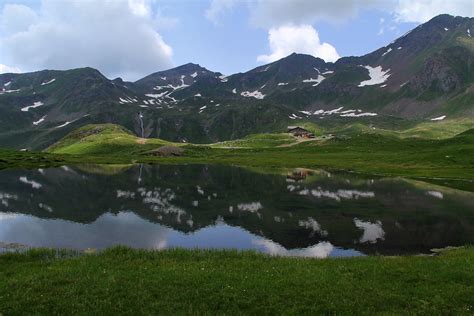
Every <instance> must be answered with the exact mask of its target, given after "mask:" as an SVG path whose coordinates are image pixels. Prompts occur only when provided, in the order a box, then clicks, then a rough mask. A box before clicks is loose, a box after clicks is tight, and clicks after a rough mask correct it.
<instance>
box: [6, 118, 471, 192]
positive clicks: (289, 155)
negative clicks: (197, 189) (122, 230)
mask: <svg viewBox="0 0 474 316" xmlns="http://www.w3.org/2000/svg"><path fill="white" fill-rule="evenodd" d="M417 133H419V132H417ZM165 145H166V146H175V147H180V148H182V149H184V152H183V154H182V155H181V156H179V157H157V156H154V155H151V152H152V151H153V150H155V149H157V148H160V147H162V146H165ZM138 162H141V163H176V164H180V163H196V164H227V165H239V166H246V167H256V168H267V169H268V168H283V167H284V168H298V167H304V168H312V169H318V168H320V169H327V170H336V169H337V170H341V169H343V170H349V171H355V172H362V173H370V174H377V175H385V176H404V177H410V178H428V179H432V180H433V181H435V180H436V181H437V180H440V179H441V180H443V181H444V180H450V181H451V180H453V181H454V180H455V181H458V183H457V184H455V185H454V186H456V187H458V188H462V189H465V190H469V191H474V129H471V130H468V131H465V132H463V133H461V134H458V135H456V136H454V137H451V138H443V139H427V138H420V137H399V136H395V135H385V134H383V133H382V134H379V133H375V132H372V133H354V134H351V135H349V136H348V135H347V133H346V134H344V135H341V136H339V135H335V137H334V138H331V139H327V138H326V139H322V138H320V139H316V140H313V141H305V142H301V143H299V142H298V141H297V140H296V139H295V138H294V137H293V136H290V135H287V134H258V135H250V136H248V137H246V138H244V139H241V140H235V141H228V142H222V143H217V144H212V145H193V144H183V143H170V142H167V141H163V140H160V139H142V138H138V137H136V136H134V135H133V134H132V133H130V132H128V131H127V130H125V129H124V128H122V127H120V126H117V125H110V124H105V125H88V126H85V127H82V128H80V129H78V130H76V131H74V132H72V133H71V134H69V135H68V136H66V137H65V138H63V139H62V140H60V141H59V142H57V143H56V144H55V145H53V146H51V147H50V148H48V150H47V152H17V151H11V150H0V168H38V167H47V166H58V165H65V164H80V163H103V164H127V163H138Z"/></svg>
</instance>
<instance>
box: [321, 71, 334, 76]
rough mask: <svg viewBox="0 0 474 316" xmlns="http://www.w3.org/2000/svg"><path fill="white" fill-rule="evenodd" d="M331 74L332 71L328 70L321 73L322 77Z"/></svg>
mask: <svg viewBox="0 0 474 316" xmlns="http://www.w3.org/2000/svg"><path fill="white" fill-rule="evenodd" d="M332 73H334V71H332V70H328V71H325V72H323V73H322V75H330V74H332Z"/></svg>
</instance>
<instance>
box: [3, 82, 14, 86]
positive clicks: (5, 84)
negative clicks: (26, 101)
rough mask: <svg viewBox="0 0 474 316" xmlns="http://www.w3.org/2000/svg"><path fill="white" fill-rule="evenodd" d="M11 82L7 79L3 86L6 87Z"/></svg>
mask: <svg viewBox="0 0 474 316" xmlns="http://www.w3.org/2000/svg"><path fill="white" fill-rule="evenodd" d="M11 83H12V82H11V81H8V82H7V83H4V84H3V86H4V87H8V86H9V85H10V84H11Z"/></svg>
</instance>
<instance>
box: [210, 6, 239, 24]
mask: <svg viewBox="0 0 474 316" xmlns="http://www.w3.org/2000/svg"><path fill="white" fill-rule="evenodd" d="M238 2H240V1H239V0H211V3H210V5H209V8H208V9H207V10H206V12H205V16H206V18H207V19H208V20H209V21H211V22H213V23H214V24H218V22H219V18H220V17H221V16H222V15H223V14H225V13H226V12H228V11H229V10H231V9H232V8H233V7H234V6H235V5H236V4H237V3H238Z"/></svg>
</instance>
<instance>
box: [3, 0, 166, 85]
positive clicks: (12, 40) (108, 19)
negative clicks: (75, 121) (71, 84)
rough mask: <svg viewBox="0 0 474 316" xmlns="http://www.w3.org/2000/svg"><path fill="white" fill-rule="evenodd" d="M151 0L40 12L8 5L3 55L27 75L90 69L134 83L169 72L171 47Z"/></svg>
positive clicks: (46, 2)
mask: <svg viewBox="0 0 474 316" xmlns="http://www.w3.org/2000/svg"><path fill="white" fill-rule="evenodd" d="M150 1H151V0H103V1H94V0H81V1H55V0H43V1H42V2H41V8H40V10H38V12H37V13H35V12H34V11H33V10H31V9H30V8H28V7H26V6H22V5H15V6H13V7H12V6H8V5H7V6H5V7H4V8H3V12H2V15H1V17H2V22H3V23H2V24H3V25H2V27H3V29H4V31H5V34H6V35H5V36H4V37H3V38H2V39H0V46H2V49H3V51H2V55H5V59H6V60H8V63H9V64H12V65H15V66H16V67H19V68H21V69H23V70H25V71H31V70H37V69H44V68H49V69H68V68H75V67H85V66H90V67H94V68H97V69H99V70H100V71H102V72H104V74H106V75H107V76H109V77H115V76H123V77H125V78H126V79H129V80H131V79H137V78H139V77H141V76H143V75H146V74H148V73H150V72H153V71H158V70H161V69H165V68H169V67H170V66H171V65H172V62H171V57H172V49H171V47H170V46H169V45H167V44H166V42H165V41H164V40H163V38H162V37H161V36H160V34H159V33H157V32H156V31H155V26H156V21H155V17H156V16H154V14H153V12H152V9H151V6H150ZM18 12H20V13H21V14H20V15H18V14H17V13H18ZM5 21H6V22H5Z"/></svg>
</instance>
